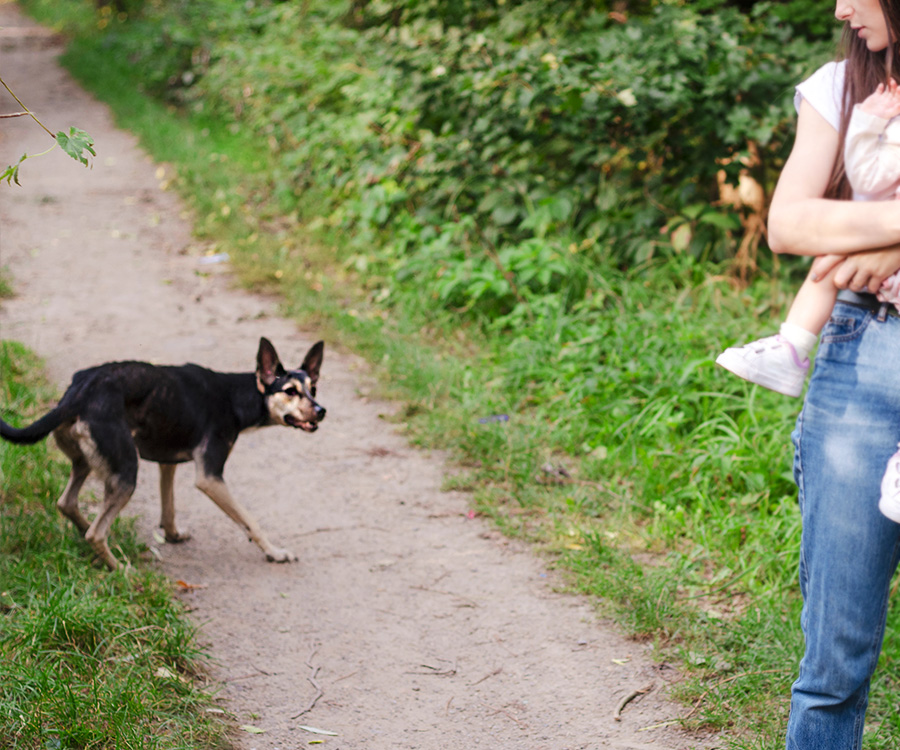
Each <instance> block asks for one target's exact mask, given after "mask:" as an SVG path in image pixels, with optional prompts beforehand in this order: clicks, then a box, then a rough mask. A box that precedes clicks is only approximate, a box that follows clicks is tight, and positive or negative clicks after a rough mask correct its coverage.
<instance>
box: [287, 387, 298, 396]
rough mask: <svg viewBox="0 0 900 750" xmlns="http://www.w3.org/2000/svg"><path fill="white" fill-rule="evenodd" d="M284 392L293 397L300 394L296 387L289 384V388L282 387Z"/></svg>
mask: <svg viewBox="0 0 900 750" xmlns="http://www.w3.org/2000/svg"><path fill="white" fill-rule="evenodd" d="M284 392H285V393H286V394H287V395H288V396H291V397H292V398H293V397H294V396H299V395H300V392H299V391H298V390H297V389H296V388H294V386H290V387H289V388H285V389H284Z"/></svg>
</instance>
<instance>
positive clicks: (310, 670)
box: [0, 0, 714, 750]
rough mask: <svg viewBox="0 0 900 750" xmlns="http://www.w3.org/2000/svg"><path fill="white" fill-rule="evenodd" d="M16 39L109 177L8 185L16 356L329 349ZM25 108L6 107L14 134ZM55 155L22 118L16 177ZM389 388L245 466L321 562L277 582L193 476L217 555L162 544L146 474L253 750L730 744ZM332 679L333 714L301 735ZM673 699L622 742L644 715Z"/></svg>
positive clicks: (54, 113)
mask: <svg viewBox="0 0 900 750" xmlns="http://www.w3.org/2000/svg"><path fill="white" fill-rule="evenodd" d="M0 27H2V28H0V72H2V76H3V78H4V79H5V80H6V81H7V82H8V83H9V84H10V86H11V87H12V88H13V89H14V90H15V91H16V92H17V93H18V94H19V95H20V97H21V98H22V99H23V100H24V101H25V102H26V104H28V105H29V106H30V107H31V108H32V109H33V110H34V111H35V112H36V113H38V114H39V116H41V117H42V118H45V120H46V121H47V122H48V124H50V123H52V128H53V129H62V128H64V127H68V126H69V125H77V126H79V127H82V128H84V129H85V130H87V131H88V132H89V133H91V135H92V136H93V137H94V138H95V140H96V143H97V151H98V156H97V158H96V161H95V163H94V168H93V170H91V171H88V170H86V169H84V168H82V167H80V166H79V165H77V164H76V163H75V162H74V161H72V160H70V159H68V158H67V157H65V156H64V155H62V154H61V153H60V152H55V153H51V154H49V155H47V156H43V157H41V158H36V159H33V160H30V161H28V162H26V164H25V165H24V167H23V169H22V174H21V180H22V184H23V186H22V187H14V186H13V187H7V186H6V185H5V184H4V185H3V186H0V231H2V234H0V243H2V244H0V264H2V266H4V267H5V268H7V269H8V271H9V272H10V273H11V274H12V277H13V279H14V286H15V288H16V290H17V293H18V296H17V297H16V298H15V299H13V300H10V301H7V302H5V303H4V304H3V307H2V314H0V325H2V330H0V333H2V336H3V337H4V338H10V339H17V340H20V341H22V342H24V343H25V344H27V345H28V346H30V347H32V348H33V349H35V350H36V351H37V352H38V353H40V354H41V355H43V356H44V357H45V358H46V359H47V363H48V367H49V372H50V375H51V377H52V379H53V380H54V381H55V382H56V383H58V384H59V385H60V386H64V385H65V384H67V383H68V381H69V378H70V376H71V374H72V372H73V371H75V370H76V369H80V368H83V367H86V366H89V365H93V364H97V363H100V362H103V361H107V360H111V359H127V358H136V359H144V360H149V361H153V362H159V363H163V362H165V363H174V364H180V363H182V362H185V361H196V362H198V363H201V364H204V365H207V366H209V367H213V368H215V369H220V370H251V369H253V367H254V357H255V353H256V346H257V342H258V339H259V337H260V336H261V335H265V336H267V337H269V338H270V339H271V340H272V341H273V342H274V343H275V345H276V347H277V348H278V349H279V352H280V354H281V356H282V358H283V359H285V360H286V364H289V365H292V366H296V365H299V363H300V362H299V360H300V358H301V357H302V356H303V354H304V352H305V351H306V348H307V347H308V346H309V344H310V343H311V342H312V341H314V340H315V338H316V337H315V332H307V331H299V330H297V328H296V327H295V326H294V325H293V324H292V323H291V322H289V321H286V320H284V319H281V318H280V317H279V316H278V314H277V310H276V309H275V308H274V307H273V305H272V303H271V302H267V301H266V300H263V299H260V298H257V297H254V296H251V295H247V294H244V293H241V292H239V291H235V290H234V289H233V288H231V286H230V284H229V280H228V277H227V274H226V271H227V269H225V268H224V267H222V266H204V265H200V263H199V258H198V256H197V255H196V254H194V253H192V251H191V247H190V246H191V234H190V226H189V224H188V223H187V221H186V219H185V218H183V217H182V211H181V209H180V207H179V203H178V201H177V199H176V198H175V196H173V195H172V194H170V193H168V192H165V191H164V190H163V189H161V186H160V182H161V181H162V180H164V179H165V174H164V169H163V168H162V167H159V166H157V165H155V164H153V163H152V162H151V161H150V160H149V159H148V158H147V156H146V155H145V154H144V153H143V152H142V151H141V150H140V149H139V148H138V146H137V144H136V141H135V139H134V138H133V137H132V136H131V135H129V134H127V133H124V132H122V131H119V130H117V129H116V128H115V127H114V125H113V123H112V122H111V119H110V116H109V114H108V113H107V110H106V108H105V107H104V106H103V105H101V104H99V103H97V102H96V101H94V100H93V99H91V98H90V97H89V96H88V95H86V94H85V93H84V92H82V91H81V90H80V89H79V88H78V87H77V86H76V85H75V84H74V83H73V82H72V81H71V80H70V79H69V77H68V76H67V75H66V74H65V73H63V72H62V71H61V70H60V68H59V67H58V66H57V64H56V62H55V57H56V55H57V54H58V53H59V51H60V47H59V42H58V40H56V39H54V38H53V37H52V36H49V35H47V34H46V33H44V32H43V31H42V30H41V29H38V28H37V27H35V26H34V25H33V24H32V23H31V22H30V21H28V20H26V19H24V18H23V17H21V16H20V14H19V12H18V10H17V9H16V8H15V7H14V6H13V5H11V4H9V3H3V2H2V0H0ZM16 109H18V107H17V106H16V105H15V104H14V103H12V102H11V100H10V99H9V98H8V97H6V98H2V99H0V112H10V111H15V110H16ZM48 145H49V139H48V137H47V135H46V134H45V133H43V131H41V130H40V129H39V128H38V127H37V126H36V125H35V124H34V123H32V122H31V121H30V120H28V119H27V118H18V119H13V120H10V119H6V120H0V161H2V163H3V165H4V166H5V165H6V164H8V163H13V162H14V161H16V160H17V159H18V157H19V155H21V154H22V153H23V152H27V153H37V152H39V151H42V150H44V149H45V148H46V147H47V146H48ZM367 383H368V378H367V374H366V367H365V366H364V365H363V363H362V362H361V361H360V360H358V359H357V358H355V357H354V356H352V355H350V354H347V353H343V352H339V351H336V350H335V348H334V347H330V348H328V349H326V355H325V364H324V368H323V376H322V381H321V382H320V386H319V396H320V400H321V401H322V403H323V404H324V405H325V406H327V407H328V419H327V420H326V421H325V422H324V424H323V426H322V428H321V429H320V430H319V432H318V433H316V434H315V435H312V436H310V435H306V434H300V433H295V432H289V431H287V430H282V429H278V428H272V429H270V430H262V431H258V432H255V433H250V434H247V435H244V436H243V437H242V438H241V439H240V441H239V442H238V444H237V447H236V449H235V452H234V454H233V456H232V458H231V460H230V461H229V464H228V467H227V474H226V476H227V478H228V480H229V483H230V485H231V488H232V490H233V492H234V494H235V495H236V496H237V497H239V498H241V499H243V501H244V502H245V503H246V505H247V506H248V507H249V508H250V509H251V510H252V511H253V512H254V513H255V514H256V516H257V518H258V519H259V520H260V522H261V524H262V526H263V528H264V529H266V530H267V531H268V532H269V534H270V536H271V538H272V540H273V542H274V543H275V544H278V545H283V546H286V547H288V548H289V549H292V550H293V551H294V552H296V553H297V554H298V555H299V558H300V560H299V562H298V563H295V564H291V565H273V564H268V563H266V562H265V560H264V558H263V556H262V554H261V553H260V551H259V550H258V549H257V548H256V547H255V546H254V545H252V544H249V543H248V542H247V541H246V539H245V538H244V536H243V534H242V533H241V532H240V531H239V530H238V528H237V527H236V526H235V525H234V524H233V523H232V522H231V521H229V520H228V519H227V518H226V517H225V516H224V515H223V514H222V513H221V512H220V511H219V510H218V509H216V508H215V507H214V506H213V505H212V503H210V502H209V501H208V500H207V499H206V498H205V497H204V496H202V495H201V494H200V493H199V492H197V491H196V490H195V489H194V488H193V479H192V474H193V471H192V469H190V468H183V469H182V470H180V471H179V472H178V474H177V477H176V480H177V486H176V495H177V497H178V509H179V520H180V521H181V523H182V524H183V525H184V526H186V527H187V528H188V529H191V530H192V531H193V533H194V538H193V540H191V541H190V542H188V543H186V544H183V545H173V546H169V545H165V544H159V543H158V541H156V540H155V539H154V531H155V524H156V521H157V519H158V500H157V490H156V482H157V478H156V477H157V472H156V469H155V467H154V466H152V465H150V464H146V463H144V464H142V467H141V475H140V480H139V481H140V484H139V487H138V490H137V492H136V494H135V497H134V499H133V500H132V504H131V505H130V506H129V512H133V513H137V514H138V515H139V517H140V518H141V522H140V530H141V535H142V537H143V538H144V539H145V541H146V542H147V544H148V545H150V546H151V547H152V548H153V549H155V550H156V551H157V553H158V555H159V557H160V558H161V561H162V562H161V564H162V567H163V569H164V570H165V572H166V573H167V574H168V575H169V576H170V577H171V578H172V579H176V580H177V579H181V580H183V581H187V582H190V583H192V584H199V585H202V586H203V587H204V588H199V589H197V590H195V591H193V592H191V593H186V594H182V596H183V598H184V600H185V602H186V604H187V605H188V606H189V607H190V608H191V610H192V612H193V617H194V618H196V621H197V622H198V623H200V624H201V625H202V639H203V641H204V642H206V643H208V644H209V645H210V647H211V650H212V653H213V654H214V656H215V657H216V658H217V660H218V662H219V666H218V667H217V668H216V669H215V674H214V676H215V678H216V680H217V681H218V686H219V688H220V694H221V697H222V701H223V705H224V706H225V707H226V708H227V709H228V710H229V711H231V712H233V713H234V715H235V716H236V718H237V722H238V724H242V725H252V726H255V727H258V728H260V729H263V730H265V733H264V734H258V735H255V734H249V733H241V734H240V735H239V736H238V738H237V743H236V744H237V747H239V748H242V749H243V750H251V749H252V748H258V749H259V750H263V749H264V748H265V749H267V750H273V749H274V748H281V749H282V750H286V749H287V748H299V747H306V746H308V744H309V743H310V741H312V740H324V743H323V745H322V746H324V747H326V748H332V749H333V750H336V749H340V750H356V749H358V748H372V749H376V750H378V749H385V750H387V749H388V748H390V749H391V750H400V749H404V748H419V749H421V750H457V749H458V750H471V748H475V747H484V748H492V749H500V750H504V749H506V748H526V749H529V750H530V749H534V750H537V749H538V748H548V749H552V750H562V749H567V748H568V749H573V750H574V749H575V748H619V749H620V750H626V749H631V750H638V749H639V748H646V749H647V750H649V749H650V748H653V749H654V750H676V749H680V748H690V747H712V746H714V743H713V742H712V741H710V740H707V741H706V744H704V743H703V742H701V741H700V740H697V739H696V738H694V739H692V738H689V737H687V736H685V735H684V734H682V733H681V732H680V731H679V729H678V728H677V727H672V726H658V725H661V724H665V723H666V722H669V721H670V720H672V719H673V718H676V717H678V716H679V715H682V714H683V713H684V712H685V709H684V707H682V706H678V705H676V704H673V703H670V702H667V700H666V699H665V696H664V692H665V691H664V688H665V686H666V685H667V683H669V682H671V681H672V680H673V679H675V673H674V670H671V669H668V668H666V667H664V666H661V665H654V664H653V663H652V661H651V660H650V658H649V656H648V652H647V651H646V649H645V648H644V647H642V646H641V645H638V644H636V643H633V642H630V641H628V640H626V639H624V638H622V637H621V636H620V635H617V634H616V633H615V632H614V631H613V630H612V629H611V628H610V627H608V626H607V625H606V624H604V623H602V622H598V621H597V619H596V617H595V615H594V614H593V612H592V609H591V607H590V606H589V605H588V604H587V603H586V602H584V601H583V600H581V599H579V598H576V597H572V596H567V595H561V594H558V593H555V592H554V589H553V576H552V574H549V573H548V572H547V571H546V570H545V568H544V567H543V565H542V563H541V561H540V560H538V559H536V558H535V557H534V556H533V555H532V554H531V553H529V552H528V551H527V550H525V549H523V548H522V547H521V546H520V545H519V544H517V543H514V542H510V541H508V540H506V539H504V538H502V537H501V536H500V535H499V534H498V533H497V532H496V531H494V530H493V529H492V528H491V527H490V526H489V525H488V524H486V523H482V522H481V521H480V520H477V519H469V518H467V516H466V498H465V496H463V495H459V494H453V493H444V492H441V491H440V489H439V487H440V484H441V475H442V469H443V467H442V464H441V461H440V460H439V458H438V457H435V456H428V455H426V454H424V453H422V452H418V451H415V450H413V449H411V448H410V447H409V446H408V445H407V444H406V443H405V442H404V440H403V439H402V438H401V437H399V436H398V435H397V434H395V432H394V431H393V430H392V428H391V427H390V426H389V424H387V423H386V422H385V421H384V420H383V419H380V415H381V414H384V413H385V412H388V411H390V410H391V409H392V406H391V405H389V404H384V403H377V402H374V401H371V400H369V399H367V398H365V396H364V395H362V394H364V393H365V392H366V390H367ZM112 541H113V543H114V541H115V540H114V539H113V540H112ZM311 677H313V678H314V680H311V679H310V678H311ZM313 681H314V682H315V683H316V684H317V685H318V686H319V687H320V688H321V691H322V695H321V697H320V698H319V699H318V701H317V702H316V703H315V706H314V707H313V708H312V710H310V711H308V712H306V713H304V714H302V715H300V716H298V714H300V713H301V712H302V711H304V709H306V708H307V707H308V706H309V705H310V704H311V703H312V702H313V700H314V699H315V698H316V695H317V688H316V687H315V686H314V684H313ZM650 683H653V684H654V685H655V688H654V690H653V691H652V692H651V693H649V694H647V695H644V696H641V697H639V698H637V699H636V700H634V701H633V702H631V703H629V704H628V705H627V707H626V708H625V709H624V711H623V713H622V720H621V721H615V720H614V718H613V714H614V712H615V710H616V707H617V706H618V704H619V703H620V701H622V699H623V698H625V697H626V696H628V695H629V694H631V693H632V692H633V691H635V690H637V689H640V688H643V687H645V686H647V685H648V684H650ZM302 725H306V726H313V727H318V728H324V729H327V730H330V731H333V732H336V733H337V736H325V735H315V734H310V733H308V732H307V731H306V730H304V729H302V728H301V727H302Z"/></svg>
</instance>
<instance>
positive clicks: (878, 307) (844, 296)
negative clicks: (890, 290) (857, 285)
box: [837, 289, 900, 320]
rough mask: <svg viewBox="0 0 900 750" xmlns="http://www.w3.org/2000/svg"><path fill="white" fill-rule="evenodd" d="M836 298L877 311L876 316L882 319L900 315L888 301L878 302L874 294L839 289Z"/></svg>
mask: <svg viewBox="0 0 900 750" xmlns="http://www.w3.org/2000/svg"><path fill="white" fill-rule="evenodd" d="M837 298H838V300H840V301H841V302H847V303H848V304H851V305H855V306H856V307H863V308H865V309H866V310H871V311H872V312H874V313H877V314H878V317H879V318H881V319H882V320H883V319H884V318H885V317H887V316H888V315H895V316H896V315H900V313H898V312H897V308H896V307H895V306H894V305H892V304H891V303H890V302H879V301H878V297H876V296H875V295H874V294H860V293H859V292H854V291H853V290H852V289H841V290H840V291H839V292H838V296H837Z"/></svg>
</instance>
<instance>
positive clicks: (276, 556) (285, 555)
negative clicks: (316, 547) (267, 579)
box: [266, 548, 298, 563]
mask: <svg viewBox="0 0 900 750" xmlns="http://www.w3.org/2000/svg"><path fill="white" fill-rule="evenodd" d="M266 560H268V561H269V562H277V563H286V562H297V560H298V558H297V555H295V554H294V553H293V552H291V551H290V550H287V549H277V548H276V549H273V550H272V551H271V552H266Z"/></svg>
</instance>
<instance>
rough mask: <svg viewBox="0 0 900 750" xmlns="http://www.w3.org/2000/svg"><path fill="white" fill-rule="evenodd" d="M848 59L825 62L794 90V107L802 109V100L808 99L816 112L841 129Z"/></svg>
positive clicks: (836, 128)
mask: <svg viewBox="0 0 900 750" xmlns="http://www.w3.org/2000/svg"><path fill="white" fill-rule="evenodd" d="M846 69H847V61H846V60H841V61H840V62H830V63H825V64H824V65H823V66H822V67H821V68H819V69H818V70H817V71H816V72H815V73H813V74H812V75H811V76H810V77H809V78H807V79H806V80H805V81H803V83H801V84H800V85H799V86H797V88H796V89H795V90H794V107H796V109H797V111H798V112H799V111H800V100H801V99H806V101H808V102H809V103H810V104H811V105H812V108H813V109H814V110H816V112H818V113H819V114H820V115H822V117H824V118H825V119H826V120H827V121H828V123H829V124H830V125H831V126H832V127H833V128H834V129H835V130H840V129H841V96H842V94H843V92H844V71H845V70H846Z"/></svg>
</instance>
